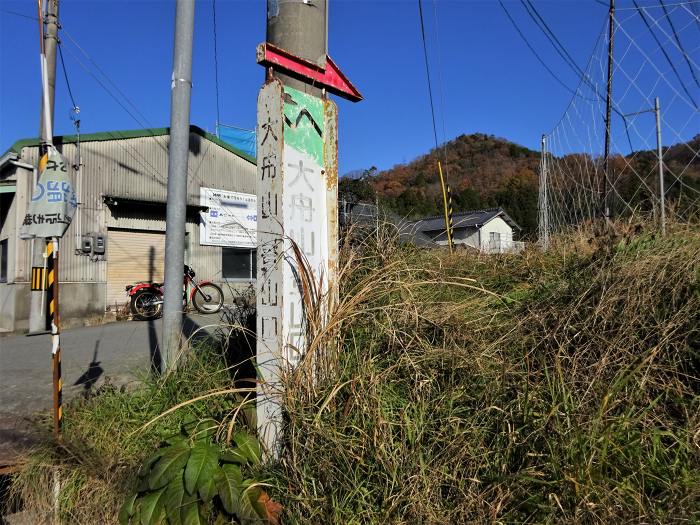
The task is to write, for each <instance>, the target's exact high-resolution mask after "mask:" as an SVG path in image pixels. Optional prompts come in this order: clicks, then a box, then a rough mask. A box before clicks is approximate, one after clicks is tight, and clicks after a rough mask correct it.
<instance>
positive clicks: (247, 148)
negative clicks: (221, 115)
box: [218, 125, 256, 157]
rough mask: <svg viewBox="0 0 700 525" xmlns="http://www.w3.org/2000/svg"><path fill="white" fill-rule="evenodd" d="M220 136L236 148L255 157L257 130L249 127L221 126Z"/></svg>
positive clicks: (219, 128)
mask: <svg viewBox="0 0 700 525" xmlns="http://www.w3.org/2000/svg"><path fill="white" fill-rule="evenodd" d="M218 131H219V138H220V139H221V140H223V141H224V142H226V143H227V144H231V146H233V147H234V148H237V149H239V150H241V151H242V152H244V153H247V154H248V155H250V156H252V157H255V156H256V154H255V151H256V147H255V131H251V130H249V129H241V128H234V127H231V126H221V125H220V126H219V127H218Z"/></svg>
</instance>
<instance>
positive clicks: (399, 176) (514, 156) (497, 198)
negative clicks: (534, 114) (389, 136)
mask: <svg viewBox="0 0 700 525" xmlns="http://www.w3.org/2000/svg"><path fill="white" fill-rule="evenodd" d="M438 155H439V158H440V160H441V161H442V162H443V163H444V162H445V161H444V158H445V155H446V157H447V162H446V165H443V173H444V174H445V175H446V176H447V175H449V182H450V186H451V188H452V193H453V201H454V208H455V211H459V210H470V209H476V208H480V207H484V206H503V207H504V208H505V209H506V211H507V212H508V213H509V214H510V215H511V216H512V217H513V219H514V220H515V221H516V222H517V223H518V224H520V226H522V227H523V230H525V232H526V233H527V232H534V231H535V229H536V220H537V169H538V164H539V152H536V151H532V150H529V149H527V148H525V147H523V146H520V145H518V144H514V143H512V142H509V141H507V140H505V139H502V138H498V137H494V136H493V135H484V134H481V133H476V134H473V135H460V136H459V137H457V138H456V139H454V140H452V141H450V142H448V143H447V144H446V145H445V152H443V150H442V147H441V149H440V150H439V152H436V151H435V150H432V151H431V152H430V153H428V154H427V155H424V156H422V157H419V158H417V159H415V160H413V161H412V162H409V163H408V164H400V165H397V166H394V167H393V168H391V169H389V170H386V171H383V172H380V173H378V174H377V175H376V176H375V177H372V179H371V181H370V183H371V185H372V186H373V188H374V190H375V191H376V192H377V194H378V195H379V198H380V199H382V201H384V202H385V204H386V205H387V206H389V207H390V208H392V209H393V210H395V211H396V212H397V213H399V214H401V215H402V216H409V217H419V216H426V215H435V214H438V213H440V211H441V210H442V193H441V189H440V178H439V175H438V169H437V161H438Z"/></svg>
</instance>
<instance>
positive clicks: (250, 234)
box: [199, 187, 258, 248]
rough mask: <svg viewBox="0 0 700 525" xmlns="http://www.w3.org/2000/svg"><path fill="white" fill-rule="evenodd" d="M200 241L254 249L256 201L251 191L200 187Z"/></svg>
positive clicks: (215, 244)
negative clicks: (205, 209)
mask: <svg viewBox="0 0 700 525" xmlns="http://www.w3.org/2000/svg"><path fill="white" fill-rule="evenodd" d="M199 191H200V193H199V203H200V205H202V206H206V207H207V208H209V210H208V211H202V212H200V214H199V215H200V217H199V219H200V220H199V243H200V244H203V245H209V246H230V247H235V248H255V246H256V244H257V228H258V211H257V207H258V202H257V197H256V196H255V195H253V194H252V193H239V192H236V191H227V190H219V189H215V188H204V187H202V188H200V190H199Z"/></svg>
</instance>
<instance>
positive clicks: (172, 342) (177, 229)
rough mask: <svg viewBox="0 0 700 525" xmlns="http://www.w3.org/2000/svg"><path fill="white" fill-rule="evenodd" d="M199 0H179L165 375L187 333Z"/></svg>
mask: <svg viewBox="0 0 700 525" xmlns="http://www.w3.org/2000/svg"><path fill="white" fill-rule="evenodd" d="M193 34H194V0H177V3H176V7H175V45H174V51H173V76H172V84H171V89H172V94H171V101H170V143H169V148H168V197H167V200H168V205H167V208H166V219H165V231H166V233H165V283H164V288H165V290H164V298H163V345H162V348H163V350H164V352H163V357H162V363H161V372H168V371H171V370H173V369H174V368H175V366H176V364H177V358H178V353H179V351H180V345H181V334H182V286H183V275H184V273H183V268H184V266H185V218H186V213H187V161H188V159H189V154H190V95H191V92H192V39H193Z"/></svg>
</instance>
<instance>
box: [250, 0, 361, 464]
mask: <svg viewBox="0 0 700 525" xmlns="http://www.w3.org/2000/svg"><path fill="white" fill-rule="evenodd" d="M327 12H328V2H327V0H318V1H314V2H310V1H308V0H285V1H284V2H281V1H278V0H268V2H267V42H265V43H263V44H260V45H259V46H258V50H257V60H258V63H260V64H261V65H263V66H265V67H266V76H265V82H264V84H263V86H262V88H261V89H260V92H259V95H258V125H257V134H256V136H257V165H258V187H257V195H258V213H257V215H258V237H257V244H258V249H257V263H258V264H257V268H258V278H257V284H256V302H257V324H256V331H257V347H256V362H257V370H258V381H257V401H256V406H257V427H258V436H259V439H260V441H261V443H262V444H263V448H264V450H265V453H266V456H267V457H270V458H276V457H278V455H279V453H280V446H281V439H280V438H281V433H282V428H283V424H284V418H283V412H282V404H281V393H282V392H281V389H282V388H283V384H282V380H281V378H282V376H283V375H284V373H285V372H288V371H290V370H292V369H293V368H294V367H296V366H297V365H298V364H299V362H300V361H301V358H302V356H303V355H304V354H305V353H306V351H307V347H308V345H309V344H310V343H311V341H312V338H313V336H314V335H315V334H316V333H318V330H320V329H321V328H322V326H323V324H324V316H325V315H327V314H328V313H329V309H330V308H331V306H330V305H329V304H325V302H324V304H317V303H318V302H319V301H318V300H317V298H318V297H330V298H331V299H330V301H331V302H332V296H333V293H334V290H336V279H337V267H338V221H337V216H338V133H337V129H338V112H337V107H336V105H335V103H334V102H333V101H332V100H330V99H329V98H328V97H327V93H334V94H336V95H339V96H342V97H345V98H348V99H350V100H352V101H355V102H357V101H359V100H361V99H362V96H361V95H360V94H359V92H358V91H357V90H356V89H355V87H354V86H353V85H352V84H351V83H350V81H349V80H348V79H347V78H346V77H345V76H344V75H343V74H342V73H341V72H340V69H339V68H338V67H337V66H336V65H335V63H334V62H333V61H332V60H331V59H330V57H329V56H328V54H327V51H326V50H327V44H326V42H327V39H326V31H327V29H326V28H327V20H326V15H327ZM311 290H318V294H316V293H314V292H311ZM323 301H325V300H323ZM316 351H318V352H323V348H318V349H317V350H316ZM319 361H322V359H321V360H319ZM314 374H315V371H311V373H310V375H309V376H307V377H309V379H311V380H313V376H314Z"/></svg>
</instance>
